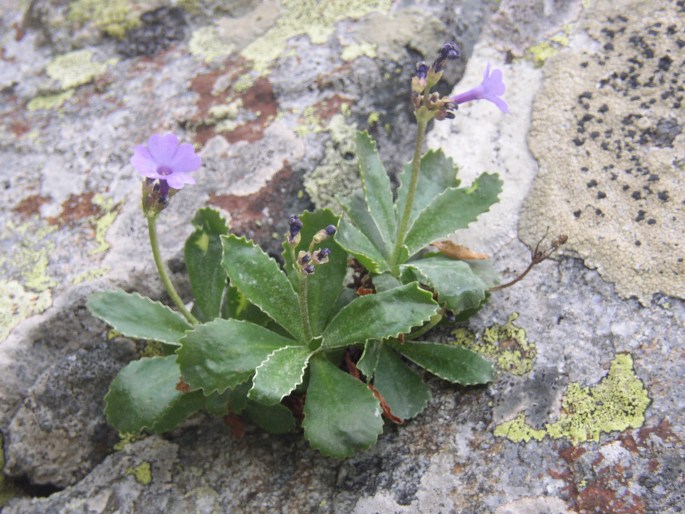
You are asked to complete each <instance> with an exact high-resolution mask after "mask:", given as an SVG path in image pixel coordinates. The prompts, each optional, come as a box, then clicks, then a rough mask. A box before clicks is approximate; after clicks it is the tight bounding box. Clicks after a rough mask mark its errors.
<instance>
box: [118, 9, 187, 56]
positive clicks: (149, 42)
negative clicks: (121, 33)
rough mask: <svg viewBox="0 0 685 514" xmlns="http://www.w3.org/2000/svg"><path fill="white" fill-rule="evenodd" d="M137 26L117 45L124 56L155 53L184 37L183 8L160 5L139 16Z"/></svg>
mask: <svg viewBox="0 0 685 514" xmlns="http://www.w3.org/2000/svg"><path fill="white" fill-rule="evenodd" d="M140 21H141V22H142V23H141V25H140V26H139V27H136V28H135V29H131V30H129V31H128V32H127V33H126V36H125V37H124V39H123V40H122V41H121V42H120V43H119V44H118V45H117V51H118V52H119V53H120V54H122V55H123V56H125V57H136V56H139V55H155V54H157V53H159V52H161V51H163V50H166V49H167V48H168V47H169V46H170V45H171V44H172V43H174V42H176V41H180V40H182V39H183V38H184V37H185V27H186V20H185V16H184V11H183V9H180V8H178V7H160V8H158V9H154V10H153V11H148V12H146V13H143V14H142V15H141V16H140Z"/></svg>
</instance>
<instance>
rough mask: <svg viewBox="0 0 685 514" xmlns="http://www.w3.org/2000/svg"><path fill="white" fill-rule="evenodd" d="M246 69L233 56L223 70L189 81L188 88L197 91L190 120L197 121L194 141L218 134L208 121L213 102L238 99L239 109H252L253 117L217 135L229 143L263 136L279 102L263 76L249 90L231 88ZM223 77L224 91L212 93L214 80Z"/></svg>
mask: <svg viewBox="0 0 685 514" xmlns="http://www.w3.org/2000/svg"><path fill="white" fill-rule="evenodd" d="M248 69H249V68H248V66H247V63H246V62H245V61H244V60H243V59H239V58H232V59H229V60H228V61H226V64H225V65H224V67H223V68H222V69H220V70H217V71H212V72H209V73H204V74H201V75H198V76H197V77H195V78H194V79H193V80H192V81H191V83H190V88H191V89H192V90H193V91H195V92H196V93H197V94H198V100H197V109H198V114H197V117H196V118H195V119H194V120H193V121H194V122H195V123H196V124H197V126H196V136H195V141H196V142H197V143H199V144H202V145H203V144H205V143H206V142H207V141H208V140H209V139H210V138H211V137H213V136H215V135H216V134H217V132H216V127H215V125H213V124H211V123H208V122H207V119H208V118H209V111H210V110H211V108H212V107H214V106H216V105H226V104H229V103H231V102H233V101H235V100H238V99H240V100H241V101H242V107H241V109H243V110H244V111H249V112H251V113H252V114H253V115H254V117H253V119H250V120H249V121H246V122H245V123H243V124H241V125H238V126H237V127H236V128H235V129H234V130H232V131H229V132H221V133H220V135H221V136H223V137H224V138H225V139H226V140H227V141H228V142H229V143H234V142H236V141H248V142H250V143H251V142H254V141H258V140H259V139H261V138H262V137H264V130H265V129H266V127H268V126H269V124H270V123H271V121H272V120H273V119H274V118H275V117H276V114H277V113H278V103H277V102H276V96H275V94H274V92H273V88H272V86H271V82H270V81H269V79H267V78H266V77H260V78H258V79H257V80H256V81H255V82H254V84H252V86H251V87H250V88H249V89H247V90H245V91H243V92H241V93H236V92H235V91H234V90H233V89H232V86H233V85H234V84H235V83H236V82H237V81H238V79H239V78H240V77H242V76H243V75H244V74H245V73H246V72H247V70H248ZM223 77H228V83H227V87H226V88H225V90H224V91H220V92H215V91H214V86H215V84H216V82H217V80H219V78H223Z"/></svg>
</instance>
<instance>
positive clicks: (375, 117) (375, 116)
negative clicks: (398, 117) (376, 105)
mask: <svg viewBox="0 0 685 514" xmlns="http://www.w3.org/2000/svg"><path fill="white" fill-rule="evenodd" d="M380 119H381V113H379V112H377V111H373V112H372V113H371V114H369V116H368V117H367V118H366V123H368V125H369V127H373V126H374V125H375V124H376V123H378V122H379V121H380Z"/></svg>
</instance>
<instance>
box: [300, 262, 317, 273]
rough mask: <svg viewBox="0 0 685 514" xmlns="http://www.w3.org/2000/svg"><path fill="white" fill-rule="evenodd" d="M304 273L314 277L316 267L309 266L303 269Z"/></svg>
mask: <svg viewBox="0 0 685 514" xmlns="http://www.w3.org/2000/svg"><path fill="white" fill-rule="evenodd" d="M302 271H304V272H305V273H306V274H307V275H313V274H314V265H313V264H309V265H307V266H305V267H304V268H302Z"/></svg>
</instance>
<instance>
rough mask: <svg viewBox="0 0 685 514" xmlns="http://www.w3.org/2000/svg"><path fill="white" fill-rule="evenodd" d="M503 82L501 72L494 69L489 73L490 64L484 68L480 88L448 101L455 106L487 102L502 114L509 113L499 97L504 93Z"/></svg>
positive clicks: (507, 107)
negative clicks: (473, 102) (477, 101)
mask: <svg viewBox="0 0 685 514" xmlns="http://www.w3.org/2000/svg"><path fill="white" fill-rule="evenodd" d="M505 89H506V88H505V86H504V82H502V70H499V69H495V70H493V72H492V73H490V64H488V65H487V67H486V68H485V74H484V75H483V82H481V83H480V86H476V87H474V88H473V89H469V90H468V91H466V92H465V93H461V94H460V95H456V96H453V97H451V98H450V101H451V102H452V103H454V104H456V105H459V104H463V103H466V102H470V101H472V100H489V101H490V102H492V103H494V104H495V105H496V106H497V107H499V110H500V111H502V112H509V106H507V102H505V101H504V100H502V99H501V98H500V96H502V95H503V94H504V91H505Z"/></svg>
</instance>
